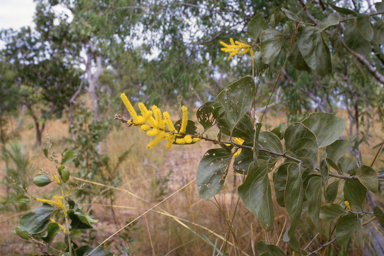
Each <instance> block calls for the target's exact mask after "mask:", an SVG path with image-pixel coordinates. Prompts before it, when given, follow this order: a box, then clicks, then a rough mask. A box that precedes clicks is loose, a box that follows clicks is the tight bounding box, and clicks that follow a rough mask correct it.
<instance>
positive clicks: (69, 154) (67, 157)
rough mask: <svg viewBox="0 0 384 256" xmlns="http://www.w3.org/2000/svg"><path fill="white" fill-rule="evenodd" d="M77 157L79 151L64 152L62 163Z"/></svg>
mask: <svg viewBox="0 0 384 256" xmlns="http://www.w3.org/2000/svg"><path fill="white" fill-rule="evenodd" d="M76 157H77V153H76V152H75V151H72V150H69V151H66V152H64V154H63V158H62V159H61V165H64V164H68V163H70V162H72V161H73V160H74V159H75V158H76Z"/></svg>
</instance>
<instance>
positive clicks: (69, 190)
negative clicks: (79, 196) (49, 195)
mask: <svg viewBox="0 0 384 256" xmlns="http://www.w3.org/2000/svg"><path fill="white" fill-rule="evenodd" d="M71 190H72V185H70V186H69V189H68V191H67V194H65V196H66V197H68V196H69V194H71Z"/></svg>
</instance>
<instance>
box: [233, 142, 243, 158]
mask: <svg viewBox="0 0 384 256" xmlns="http://www.w3.org/2000/svg"><path fill="white" fill-rule="evenodd" d="M233 141H234V142H236V143H237V144H240V145H242V144H243V143H244V140H243V139H241V138H234V139H233ZM240 153H241V148H240V149H238V150H237V151H236V153H235V154H233V157H237V156H238V155H240Z"/></svg>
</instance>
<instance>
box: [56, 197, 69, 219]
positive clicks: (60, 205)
mask: <svg viewBox="0 0 384 256" xmlns="http://www.w3.org/2000/svg"><path fill="white" fill-rule="evenodd" d="M53 198H55V200H56V201H57V203H58V205H59V207H60V208H61V209H62V210H63V212H64V214H65V215H67V209H66V208H65V206H64V205H63V202H62V201H61V200H60V199H59V198H58V197H57V196H54V197H53Z"/></svg>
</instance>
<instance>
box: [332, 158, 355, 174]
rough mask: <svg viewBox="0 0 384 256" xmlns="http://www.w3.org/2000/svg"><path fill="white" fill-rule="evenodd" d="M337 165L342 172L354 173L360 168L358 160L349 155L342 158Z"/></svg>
mask: <svg viewBox="0 0 384 256" xmlns="http://www.w3.org/2000/svg"><path fill="white" fill-rule="evenodd" d="M337 166H338V168H339V169H340V170H341V171H342V172H346V173H349V174H352V173H353V172H354V171H355V169H356V170H357V168H358V167H357V164H356V161H355V160H353V159H351V158H349V157H342V158H340V159H339V161H338V163H337Z"/></svg>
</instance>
